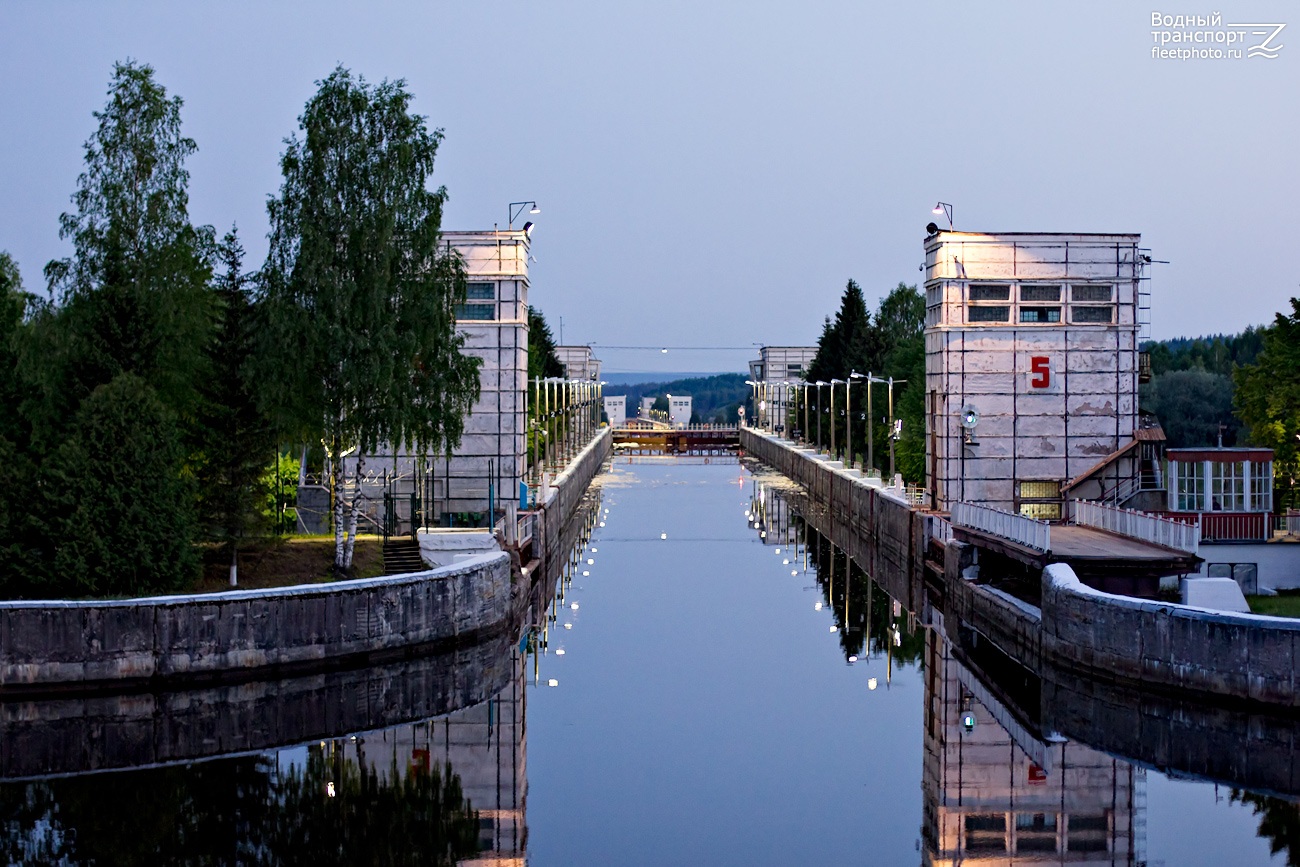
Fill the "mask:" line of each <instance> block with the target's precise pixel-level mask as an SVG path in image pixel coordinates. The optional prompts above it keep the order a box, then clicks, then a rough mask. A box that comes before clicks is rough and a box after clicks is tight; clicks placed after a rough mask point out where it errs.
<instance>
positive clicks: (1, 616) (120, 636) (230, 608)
mask: <svg viewBox="0 0 1300 867" xmlns="http://www.w3.org/2000/svg"><path fill="white" fill-rule="evenodd" d="M510 594H511V576H510V558H509V556H508V555H507V554H506V553H505V552H497V553H493V554H486V555H483V556H482V557H479V558H476V559H474V560H468V561H466V562H464V563H461V564H457V565H455V566H450V567H444V568H441V569H433V570H429V571H427V572H416V573H412V574H409V575H399V576H395V577H391V578H371V579H364V580H357V581H339V582H334V583H330V584H307V585H302V586H298V587H283V588H278V589H274V590H233V591H230V592H227V593H210V594H195V595H187V596H160V597H153V598H143V599H126V600H120V601H113V602H103V601H52V602H4V603H0V695H3V694H13V693H17V692H23V691H29V690H31V691H34V690H40V689H45V688H51V687H60V686H65V687H66V686H70V685H75V686H95V685H106V684H108V683H118V684H121V683H123V682H130V681H151V680H180V679H185V678H193V677H212V678H221V677H240V676H248V675H249V674H250V673H261V672H262V671H264V670H275V669H286V668H302V667H309V666H313V665H315V666H321V665H326V664H333V663H340V662H343V661H345V660H349V659H353V660H355V659H358V658H382V657H383V656H386V655H398V654H400V653H402V652H403V651H404V649H406V648H409V647H414V646H419V645H431V644H438V643H448V644H454V643H458V642H465V641H469V640H471V639H474V638H476V637H481V636H486V635H489V634H491V633H492V632H493V631H494V630H499V629H500V628H502V626H503V625H504V623H505V622H506V620H507V615H508V614H509V612H510V603H511V598H510Z"/></svg>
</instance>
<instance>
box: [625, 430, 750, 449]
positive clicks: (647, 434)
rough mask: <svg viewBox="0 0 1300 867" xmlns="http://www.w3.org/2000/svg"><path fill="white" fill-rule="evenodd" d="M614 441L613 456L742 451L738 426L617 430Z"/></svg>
mask: <svg viewBox="0 0 1300 867" xmlns="http://www.w3.org/2000/svg"><path fill="white" fill-rule="evenodd" d="M613 437H614V453H615V454H624V455H626V454H632V455H732V454H736V453H738V452H739V451H740V428H738V427H735V426H725V425H707V424H697V425H687V426H685V427H680V428H669V427H667V426H663V427H659V426H655V427H648V426H639V427H616V428H614V429H613Z"/></svg>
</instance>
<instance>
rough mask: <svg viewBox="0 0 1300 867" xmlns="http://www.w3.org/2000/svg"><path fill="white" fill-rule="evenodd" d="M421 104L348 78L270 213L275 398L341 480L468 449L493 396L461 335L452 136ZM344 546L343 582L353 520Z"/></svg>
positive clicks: (320, 105)
mask: <svg viewBox="0 0 1300 867" xmlns="http://www.w3.org/2000/svg"><path fill="white" fill-rule="evenodd" d="M410 103H411V95H410V94H409V93H408V92H407V90H406V87H405V84H404V83H403V82H401V81H397V82H388V81H385V82H382V83H381V84H379V85H377V86H371V85H368V84H367V83H366V82H365V80H364V79H362V78H360V77H355V78H354V77H353V76H352V74H351V73H350V72H348V71H347V70H346V69H343V68H342V67H339V68H337V69H335V70H334V72H333V73H331V74H330V76H329V77H328V78H326V79H325V80H324V81H321V82H319V89H318V90H317V92H316V94H315V95H314V96H313V97H312V98H311V99H310V100H309V101H308V103H307V107H306V109H305V110H304V111H303V114H302V117H301V118H300V126H301V131H302V137H301V138H300V137H298V136H297V135H294V136H291V137H290V138H289V139H288V147H287V149H286V151H285V153H284V156H283V157H282V159H281V168H282V170H283V175H284V182H283V184H282V185H281V188H280V192H279V195H278V196H276V197H275V198H273V199H272V200H271V201H270V203H269V204H268V210H269V215H270V223H271V242H270V251H269V253H268V256H267V261H266V267H265V268H264V269H263V282H264V295H263V302H262V303H263V306H264V310H265V316H264V319H263V323H264V327H263V328H262V330H261V337H262V343H261V346H260V349H261V350H262V351H261V352H259V355H260V356H261V357H262V362H261V365H260V368H261V369H260V374H261V376H262V379H263V381H264V382H265V383H266V384H267V393H266V399H267V400H268V405H269V406H274V407H276V408H277V409H278V410H280V411H281V412H282V413H283V416H282V419H281V420H282V422H283V424H284V425H285V427H286V429H287V430H288V431H289V432H291V433H292V434H293V435H294V436H293V438H294V439H295V440H296V441H301V442H311V441H317V440H322V439H323V440H324V441H325V444H326V447H327V448H328V450H329V452H330V455H331V457H332V463H333V466H334V468H335V473H336V474H338V473H340V472H341V469H342V465H343V461H342V455H343V452H344V451H345V450H347V449H349V448H354V447H356V448H359V449H360V453H361V454H362V455H364V454H366V453H370V452H373V451H374V449H375V448H376V447H377V446H378V445H380V444H381V443H385V442H387V443H392V444H394V445H397V444H404V445H405V446H406V447H407V448H411V449H414V450H415V451H417V452H422V451H435V452H436V451H441V450H443V449H444V448H448V447H451V446H454V445H455V444H457V443H459V441H460V437H461V434H462V431H463V429H464V418H465V416H466V414H467V413H468V412H469V409H470V407H471V406H472V405H473V402H474V400H475V399H476V398H477V397H478V389H479V382H478V362H477V360H476V359H473V358H470V357H468V356H466V355H463V354H462V353H461V348H462V345H463V342H464V337H463V335H461V334H459V333H457V330H456V319H455V313H456V306H457V304H459V303H461V302H462V301H464V298H465V272H464V267H463V265H462V264H461V262H460V260H459V257H458V256H456V255H455V254H454V253H452V252H451V251H449V250H447V249H446V248H445V247H443V246H442V245H441V244H440V235H439V231H440V226H441V221H442V209H443V204H444V202H445V201H446V195H447V194H446V191H445V190H444V189H441V188H440V189H437V190H430V189H429V187H428V180H429V177H430V175H431V174H432V172H433V163H434V156H435V155H436V153H437V149H438V143H439V142H440V141H441V138H442V133H441V131H440V130H435V131H432V132H431V131H430V130H429V129H428V128H427V126H426V124H425V120H424V118H423V117H420V116H418V115H414V114H411V113H410V110H409V109H410ZM335 489H336V490H343V485H342V484H341V476H340V477H337V478H336V484H335ZM341 502H342V498H340V503H341ZM335 532H336V537H337V538H338V539H339V546H340V547H339V562H338V563H337V564H336V566H337V567H338V568H339V569H340V570H343V569H346V568H347V567H348V566H349V565H350V564H349V562H348V554H347V550H348V549H347V548H346V545H345V541H344V536H343V533H344V532H345V530H344V527H343V526H342V521H337V520H336V529H335Z"/></svg>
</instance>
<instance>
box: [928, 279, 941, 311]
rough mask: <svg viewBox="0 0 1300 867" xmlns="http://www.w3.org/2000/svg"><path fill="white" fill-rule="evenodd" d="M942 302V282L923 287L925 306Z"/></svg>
mask: <svg viewBox="0 0 1300 867" xmlns="http://www.w3.org/2000/svg"><path fill="white" fill-rule="evenodd" d="M942 303H943V284H942V283H935V284H934V285H932V286H926V287H925V306H927V307H933V306H935V305H936V304H942Z"/></svg>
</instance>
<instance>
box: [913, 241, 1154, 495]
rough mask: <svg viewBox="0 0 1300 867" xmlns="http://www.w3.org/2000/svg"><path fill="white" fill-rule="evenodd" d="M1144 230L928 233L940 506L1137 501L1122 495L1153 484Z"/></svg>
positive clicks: (930, 368) (930, 449)
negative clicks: (1145, 371) (1146, 435)
mask: <svg viewBox="0 0 1300 867" xmlns="http://www.w3.org/2000/svg"><path fill="white" fill-rule="evenodd" d="M1139 243H1140V236H1139V235H1136V234H1079V233H1074V234H1058V233H1020V232H1008V233H976V232H942V231H941V232H935V233H934V234H932V235H930V236H929V237H928V238H926V240H925V294H926V327H925V352H926V356H925V357H926V380H925V387H926V396H925V399H926V433H927V437H926V459H927V480H928V486H929V488H930V491H931V496H932V502H934V503H935V505H936V507H937V508H940V509H946V508H948V507H950V506H951V504H952V503H954V502H958V501H967V502H973V503H981V504H985V505H989V506H994V507H996V508H1000V509H1006V510H1009V511H1015V512H1022V513H1025V514H1030V515H1032V516H1034V517H1039V518H1046V519H1053V518H1059V517H1061V506H1062V502H1063V498H1064V497H1065V496H1066V494H1067V493H1069V495H1070V496H1072V497H1086V498H1088V499H1098V500H1103V501H1111V502H1115V503H1116V504H1118V505H1124V500H1125V499H1126V498H1125V497H1122V496H1120V494H1131V493H1136V489H1137V488H1140V487H1141V485H1140V484H1139V483H1138V482H1140V480H1141V477H1142V468H1143V461H1144V460H1146V459H1149V458H1151V457H1152V455H1151V454H1150V453H1149V451H1144V449H1143V448H1142V447H1141V440H1140V438H1139V437H1138V435H1137V434H1138V430H1139V423H1138V404H1137V385H1138V336H1139V335H1138V332H1139V329H1140V319H1141V313H1142V312H1144V311H1145V309H1146V304H1145V301H1144V296H1145V294H1146V293H1145V289H1143V288H1142V281H1143V280H1144V279H1145V278H1144V275H1143V266H1144V262H1145V261H1146V260H1145V259H1144V254H1143V251H1142V249H1141V248H1140V246H1139ZM1151 438H1152V439H1153V440H1162V439H1163V434H1159V435H1158V436H1157V435H1156V434H1154V433H1153V434H1152V435H1151ZM1135 479H1136V480H1137V482H1135V481H1134V480H1135ZM1126 485H1127V486H1129V487H1132V488H1133V489H1134V490H1132V491H1130V490H1129V487H1124V486H1126Z"/></svg>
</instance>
